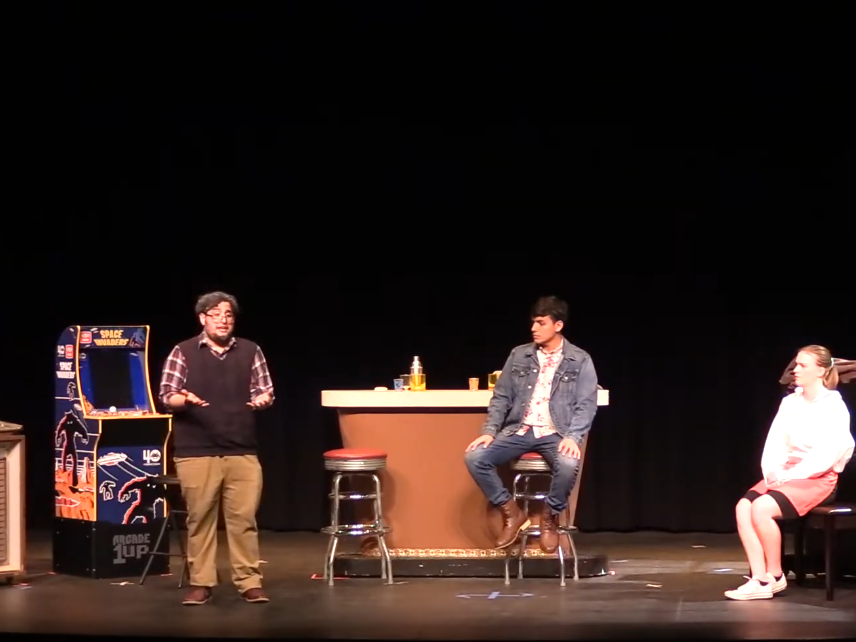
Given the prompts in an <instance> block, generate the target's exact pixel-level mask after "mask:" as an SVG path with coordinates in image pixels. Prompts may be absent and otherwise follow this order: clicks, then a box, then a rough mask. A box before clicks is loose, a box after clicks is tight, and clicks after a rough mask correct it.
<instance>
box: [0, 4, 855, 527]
mask: <svg viewBox="0 0 856 642" xmlns="http://www.w3.org/2000/svg"><path fill="white" fill-rule="evenodd" d="M46 6H47V7H48V9H47V10H46V11H41V12H36V13H37V15H34V18H33V21H32V22H31V23H30V26H32V27H33V33H34V34H36V39H35V40H34V42H37V43H38V46H37V47H33V48H32V51H30V53H28V54H27V57H26V60H25V64H24V69H25V71H26V73H25V76H26V78H27V83H28V87H29V90H28V91H26V92H23V97H22V98H21V102H20V103H19V104H21V105H24V106H25V111H26V113H25V114H24V116H22V118H21V120H20V121H19V124H20V125H21V127H19V131H20V132H23V134H24V136H25V138H26V143H25V145H24V146H23V147H22V152H21V154H20V155H19V156H17V159H18V164H17V169H19V170H23V172H22V175H23V176H24V178H23V180H22V182H21V183H20V184H18V185H16V186H15V187H16V188H21V187H23V188H24V189H25V190H26V192H27V197H26V201H25V202H26V208H25V209H24V210H23V212H24V215H20V214H16V216H15V217H14V220H13V218H12V217H10V218H6V220H5V221H4V224H3V226H4V227H3V229H4V231H5V233H4V240H5V241H6V250H7V254H6V255H5V256H6V263H5V267H4V270H3V272H2V280H3V282H2V286H3V292H4V299H3V308H2V314H0V330H2V333H3V336H4V337H6V340H7V341H6V346H5V349H4V358H3V364H4V367H3V368H2V371H0V379H2V386H3V387H2V394H1V395H0V417H2V418H3V419H5V420H9V421H15V422H19V423H23V424H25V425H26V435H27V439H28V458H27V465H28V469H27V470H28V515H27V517H28V523H29V525H30V526H31V527H36V528H44V527H46V526H48V525H49V520H50V516H51V514H52V510H53V507H52V500H51V495H52V492H51V487H52V472H51V468H52V467H51V461H52V454H51V452H52V451H51V435H52V434H53V420H52V413H53V410H52V407H51V402H52V400H51V390H52V376H53V359H54V357H53V355H54V346H55V344H56V337H57V336H58V335H59V333H60V331H61V330H62V328H63V327H65V326H66V325H70V324H84V325H85V324H93V325H97V324H100V325H105V324H124V323H147V324H150V325H151V326H152V335H151V337H152V344H151V363H150V367H151V368H152V372H153V373H158V372H159V369H160V367H161V365H162V363H163V359H164V358H165V357H166V355H167V353H168V352H169V350H170V349H171V347H172V346H173V344H174V343H175V342H177V341H180V340H182V339H185V338H187V337H188V336H190V335H191V334H193V333H195V332H196V331H197V327H198V326H197V321H196V319H195V317H194V315H193V304H194V301H195V298H196V296H198V295H199V294H201V293H203V292H205V291H208V290H212V289H223V290H227V291H229V292H232V293H234V294H235V295H236V296H237V297H238V300H239V302H240V304H241V306H242V308H243V314H242V315H241V316H240V317H239V320H238V333H239V334H242V335H245V336H247V337H249V338H252V339H254V340H256V341H258V342H259V343H260V344H261V345H262V347H263V349H264V350H265V352H266V354H267V357H268V359H269V362H270V366H271V370H272V373H273V377H274V382H275V385H276V391H277V398H278V402H277V404H276V406H275V407H274V408H273V409H272V410H270V411H268V412H266V413H264V414H263V415H262V420H261V426H260V440H261V444H262V449H261V458H262V462H263V465H264V469H265V492H264V499H263V505H262V508H261V511H260V522H261V526H262V527H264V528H273V529H284V530H302V529H306V530H317V529H319V528H320V527H321V526H322V525H323V524H324V522H325V519H326V516H327V513H326V504H325V502H326V499H325V496H326V492H327V490H326V483H327V478H326V474H325V472H324V471H323V466H322V460H321V454H322V452H323V451H324V450H325V449H327V448H331V447H336V446H338V445H339V443H338V432H337V426H336V421H335V414H334V412H333V411H332V410H325V409H323V408H322V407H321V406H320V392H321V390H324V389H349V388H354V389H356V388H371V387H374V386H376V385H388V386H391V380H392V378H393V377H395V376H396V375H397V374H398V373H400V372H402V371H404V370H405V369H406V367H407V365H408V364H409V362H410V361H411V359H412V358H413V356H414V355H417V354H418V355H419V356H420V357H421V358H422V360H423V362H424V364H425V368H426V372H427V375H428V382H429V386H430V387H432V388H464V387H465V386H466V379H467V378H468V377H470V376H474V375H481V376H482V378H483V381H482V385H484V376H485V373H487V372H488V371H490V370H494V369H496V368H500V367H501V366H502V364H503V362H504V360H505V358H506V356H507V353H508V351H509V350H510V349H511V348H512V347H513V346H514V345H517V344H519V343H523V342H525V341H527V340H528V332H527V331H528V327H529V318H528V312H529V307H530V305H531V304H532V302H533V301H534V300H535V299H536V298H537V296H539V295H542V294H551V293H554V294H557V295H559V296H562V297H563V298H565V299H567V300H568V301H569V303H570V307H571V318H570V320H569V322H568V324H567V332H566V336H567V337H568V338H569V339H570V340H571V341H572V342H574V343H576V344H578V345H580V346H581V347H583V348H584V349H586V350H587V351H589V352H590V353H591V355H592V357H593V359H594V363H595V365H596V367H597V370H598V373H599V376H600V381H601V384H602V385H603V386H604V387H605V388H608V389H609V390H610V398H611V405H610V406H609V407H605V408H600V410H599V412H598V415H597V418H596V420H595V424H594V428H593V432H592V438H591V441H590V445H589V454H588V459H587V463H586V469H585V473H584V476H583V478H582V482H581V483H582V490H581V498H580V506H579V512H578V522H579V526H580V527H581V528H582V529H583V530H589V531H591V530H637V529H663V530H674V531H733V530H734V518H733V505H734V503H735V501H736V500H737V499H738V498H739V497H740V495H741V494H742V493H743V492H744V490H745V489H746V488H747V487H749V486H750V485H751V484H753V483H754V482H755V481H757V479H758V477H759V475H760V467H759V466H760V464H759V459H760V454H761V449H762V446H763V441H764V438H765V435H766V431H767V428H768V426H769V422H770V420H771V418H772V416H773V414H774V412H775V410H776V407H777V405H778V403H779V399H780V398H781V394H782V390H781V388H780V387H779V386H778V384H777V380H778V377H779V376H780V374H781V372H782V370H783V368H784V367H785V366H786V365H787V363H788V361H789V360H790V358H791V357H792V356H793V354H794V352H795V350H796V349H797V348H799V347H800V346H802V345H805V344H807V343H815V342H816V343H821V344H824V345H826V346H828V347H830V348H831V349H832V350H833V353H834V354H835V355H836V356H840V357H844V358H850V359H853V358H856V339H854V333H853V328H854V327H856V326H854V310H853V308H854V305H853V301H854V298H856V297H854V295H853V287H852V284H853V281H852V273H853V227H854V226H853V219H854V217H853V215H854V176H856V174H854V170H856V167H854V153H853V136H852V134H853V130H852V113H854V112H853V103H852V99H851V98H850V97H849V85H850V84H851V83H850V77H851V75H852V74H851V69H850V67H849V64H848V61H849V54H848V55H845V43H846V42H847V38H848V37H849V36H847V35H846V34H845V33H844V31H843V24H844V22H845V21H844V19H843V17H842V16H838V17H836V16H834V15H830V14H827V15H824V16H820V15H817V16H815V15H811V14H806V13H801V14H800V15H799V16H796V15H794V16H787V15H778V16H770V15H765V16H757V17H756V16H747V15H743V16H733V15H725V14H720V15H716V16H710V15H707V16H703V15H699V16H685V17H683V16H677V15H671V16H669V17H658V16H653V15H643V14H638V13H637V14H632V13H621V12H618V13H617V14H616V15H611V16H608V17H605V16H599V17H597V18H592V17H589V16H583V15H582V14H580V13H576V14H574V13H561V12H559V11H558V10H552V9H547V8H544V7H543V6H542V7H541V8H533V5H532V4H513V3H507V4H500V3H491V4H490V5H486V7H485V8H480V9H475V8H471V9H467V10H464V9H462V8H461V7H460V6H459V5H449V6H447V7H445V8H439V7H435V8H433V9H428V8H426V6H425V5H421V4H418V3H406V4H401V3H400V4H397V5H372V4H368V5H366V4H360V5H356V4H347V3H345V4H315V3H281V4H278V5H277V9H273V8H270V9H261V8H256V9H231V10H228V11H225V10H221V9H217V8H211V7H210V6H209V5H207V4H206V5H199V7H198V8H195V9H183V10H181V11H183V12H184V13H181V11H180V10H177V9H175V8H174V7H170V8H169V10H168V11H166V10H163V9H157V8H152V7H147V8H146V11H147V13H145V14H138V13H132V12H131V10H130V9H128V8H123V9H92V8H91V7H80V6H77V7H74V8H72V6H71V5H70V4H69V5H66V4H52V5H46ZM258 6H261V5H258ZM563 6H564V5H563ZM158 11H160V13H158ZM622 11H623V10H622ZM33 225H34V226H35V227H34V228H33V231H31V232H29V233H28V234H22V233H21V232H20V230H18V229H17V227H15V226H25V227H26V226H33ZM33 241H34V242H33ZM30 242H33V243H32V249H27V246H26V243H30ZM157 383H158V382H157V378H156V377H153V381H152V386H154V387H156V386H157ZM849 387H851V388H852V387H854V386H853V385H851V386H849ZM845 388H847V387H845ZM843 392H844V394H845V396H846V398H847V400H848V404H849V405H850V407H851V408H853V407H854V405H853V404H854V402H856V399H854V396H856V395H854V391H853V390H846V389H845V390H843ZM464 446H465V444H464V443H461V444H449V447H450V448H459V449H461V451H462V457H463V448H464ZM414 447H418V444H414ZM461 465H463V459H462V463H461ZM853 477H856V475H853V474H852V473H851V474H850V475H849V477H848V476H845V477H844V478H843V480H842V486H843V494H844V495H847V494H850V496H851V498H852V499H856V494H854V493H853V490H854V483H853V479H852V478H853ZM437 483H442V481H441V479H440V478H438V481H437Z"/></svg>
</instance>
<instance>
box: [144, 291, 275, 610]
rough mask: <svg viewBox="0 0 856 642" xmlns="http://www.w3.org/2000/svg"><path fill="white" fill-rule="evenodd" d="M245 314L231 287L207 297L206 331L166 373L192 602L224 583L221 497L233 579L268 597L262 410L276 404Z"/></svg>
mask: <svg viewBox="0 0 856 642" xmlns="http://www.w3.org/2000/svg"><path fill="white" fill-rule="evenodd" d="M237 313H238V302H237V301H236V300H235V297H233V296H231V295H229V294H226V293H224V292H212V293H210V294H205V295H203V296H201V297H199V300H198V301H197V302H196V314H197V315H198V316H199V323H200V325H201V326H202V332H201V334H199V335H197V336H195V337H193V338H191V339H188V340H187V341H182V342H181V343H179V344H178V345H177V346H175V347H174V348H173V350H172V352H171V353H170V355H169V357H168V358H167V360H166V363H165V364H164V367H163V374H162V377H161V384H160V394H159V397H160V399H161V401H162V402H163V403H164V405H165V406H166V407H167V408H168V409H169V411H170V412H172V413H173V414H174V417H173V446H174V450H175V452H174V456H175V469H176V473H177V475H178V479H179V482H180V483H181V491H182V496H183V497H184V501H185V502H186V503H187V510H188V515H187V539H188V542H187V559H188V564H189V566H190V584H191V590H190V592H189V593H188V594H187V595H186V596H185V598H184V604H187V605H196V604H205V603H206V602H207V601H208V600H209V599H211V592H212V588H213V587H214V586H215V585H216V584H217V518H218V509H219V507H220V503H221V500H222V505H223V517H224V519H225V522H226V535H227V538H228V542H229V558H230V561H231V566H232V582H234V584H235V586H236V587H237V589H238V592H239V593H240V594H241V596H242V597H243V598H244V599H245V600H246V601H247V602H267V601H268V597H267V595H265V593H264V591H263V590H262V573H261V570H260V569H259V539H258V528H257V526H256V511H257V510H258V507H259V500H260V499H261V492H262V469H261V466H260V465H259V460H258V457H257V456H256V450H257V446H256V435H255V429H256V417H255V411H257V410H261V409H263V408H268V407H270V405H271V404H272V403H273V382H272V381H271V376H270V372H269V371H268V367H267V362H266V361H265V357H264V354H262V351H261V348H259V346H258V345H256V344H255V343H253V342H252V341H249V340H247V339H242V338H239V337H235V336H234V330H235V315H236V314H237Z"/></svg>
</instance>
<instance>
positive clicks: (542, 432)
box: [517, 344, 562, 439]
mask: <svg viewBox="0 0 856 642" xmlns="http://www.w3.org/2000/svg"><path fill="white" fill-rule="evenodd" d="M561 360H562V344H559V347H558V348H556V349H555V350H552V351H550V352H548V351H547V350H544V349H543V348H539V349H538V363H539V364H540V365H541V370H540V371H539V372H538V380H537V381H536V382H535V390H533V391H532V399H531V401H530V402H529V407H528V408H527V409H526V413H525V414H524V415H523V421H522V422H520V423H521V428H520V430H518V431H517V434H518V435H525V434H526V432H527V431H528V430H529V428H532V429H533V431H534V433H535V437H536V439H537V438H539V437H546V436H547V435H552V434H554V433H555V432H556V429H555V428H554V427H553V420H552V418H551V417H550V395H551V394H552V392H553V377H554V376H555V374H556V368H557V367H558V365H559V362H560V361H561Z"/></svg>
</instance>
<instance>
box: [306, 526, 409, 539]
mask: <svg viewBox="0 0 856 642" xmlns="http://www.w3.org/2000/svg"><path fill="white" fill-rule="evenodd" d="M391 530H392V529H391V528H390V527H389V526H376V525H375V524H339V527H338V528H336V527H335V526H325V527H324V528H322V529H321V532H322V533H324V534H325V535H335V536H336V537H361V536H363V535H386V534H387V533H389V532H390V531H391Z"/></svg>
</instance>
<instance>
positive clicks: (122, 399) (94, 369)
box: [86, 350, 135, 409]
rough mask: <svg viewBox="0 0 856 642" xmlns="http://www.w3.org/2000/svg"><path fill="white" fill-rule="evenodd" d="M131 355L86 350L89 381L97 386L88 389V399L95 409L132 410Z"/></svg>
mask: <svg viewBox="0 0 856 642" xmlns="http://www.w3.org/2000/svg"><path fill="white" fill-rule="evenodd" d="M134 354H135V353H132V352H130V351H128V350H87V351H86V361H87V364H88V367H89V375H90V381H97V382H98V385H97V386H92V387H91V388H90V390H91V392H92V398H90V399H89V403H91V404H92V405H93V406H94V407H95V408H101V409H105V408H109V407H110V406H115V407H116V408H133V407H134V390H133V383H132V380H131V359H132V358H133V357H132V355H134Z"/></svg>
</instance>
